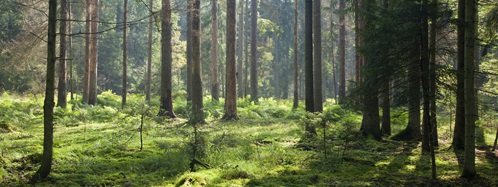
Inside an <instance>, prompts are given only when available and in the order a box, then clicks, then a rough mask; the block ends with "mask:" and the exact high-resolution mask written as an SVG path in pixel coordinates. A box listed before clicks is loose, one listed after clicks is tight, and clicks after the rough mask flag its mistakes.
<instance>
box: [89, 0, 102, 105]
mask: <svg viewBox="0 0 498 187" xmlns="http://www.w3.org/2000/svg"><path fill="white" fill-rule="evenodd" d="M91 1H92V3H91V9H92V11H91V12H92V17H91V18H92V19H91V24H90V27H91V31H92V35H91V39H90V41H91V42H90V44H91V45H90V57H89V58H90V63H89V66H88V74H89V81H88V104H91V105H95V104H96V103H97V66H98V30H99V7H100V6H99V3H100V0H91Z"/></svg>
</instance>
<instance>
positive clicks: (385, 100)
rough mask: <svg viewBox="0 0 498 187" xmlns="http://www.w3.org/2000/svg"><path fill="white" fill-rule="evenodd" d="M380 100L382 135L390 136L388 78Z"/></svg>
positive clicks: (385, 1)
mask: <svg viewBox="0 0 498 187" xmlns="http://www.w3.org/2000/svg"><path fill="white" fill-rule="evenodd" d="M383 4H384V10H385V11H388V8H389V0H384V1H383ZM381 97H382V98H381V99H382V126H381V131H382V134H383V135H391V101H390V77H389V76H385V78H384V80H383V81H382V85H381Z"/></svg>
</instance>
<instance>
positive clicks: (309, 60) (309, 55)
mask: <svg viewBox="0 0 498 187" xmlns="http://www.w3.org/2000/svg"><path fill="white" fill-rule="evenodd" d="M304 6H305V12H304V14H305V21H304V27H305V30H304V36H305V37H304V71H305V73H304V75H305V78H304V79H305V82H306V83H305V95H306V96H305V97H306V101H305V103H306V111H308V112H315V107H314V104H315V101H314V99H313V97H314V94H313V91H314V90H313V2H312V1H311V0H307V1H305V4H304Z"/></svg>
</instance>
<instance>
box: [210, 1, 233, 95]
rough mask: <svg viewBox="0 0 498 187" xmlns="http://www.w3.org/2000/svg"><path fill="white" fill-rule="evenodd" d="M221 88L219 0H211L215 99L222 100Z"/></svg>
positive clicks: (213, 92)
mask: <svg viewBox="0 0 498 187" xmlns="http://www.w3.org/2000/svg"><path fill="white" fill-rule="evenodd" d="M227 17H228V16H227ZM227 19H228V18H227ZM234 19H235V18H234ZM219 88H220V85H219V83H218V0H211V96H212V98H213V100H215V101H219V100H220V89H219Z"/></svg>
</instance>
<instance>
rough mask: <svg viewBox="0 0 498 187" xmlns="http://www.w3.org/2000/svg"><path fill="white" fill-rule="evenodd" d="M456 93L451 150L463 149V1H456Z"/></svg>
mask: <svg viewBox="0 0 498 187" xmlns="http://www.w3.org/2000/svg"><path fill="white" fill-rule="evenodd" d="M457 33H458V39H457V40H458V41H457V48H458V49H457V50H458V52H457V91H456V111H455V131H454V132H453V149H456V150H462V151H463V150H464V149H465V137H466V136H465V99H464V97H465V93H464V86H465V84H464V75H465V71H464V69H465V0H458V24H457Z"/></svg>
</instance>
